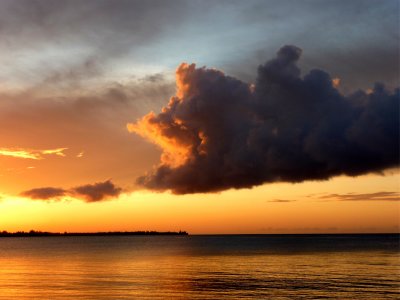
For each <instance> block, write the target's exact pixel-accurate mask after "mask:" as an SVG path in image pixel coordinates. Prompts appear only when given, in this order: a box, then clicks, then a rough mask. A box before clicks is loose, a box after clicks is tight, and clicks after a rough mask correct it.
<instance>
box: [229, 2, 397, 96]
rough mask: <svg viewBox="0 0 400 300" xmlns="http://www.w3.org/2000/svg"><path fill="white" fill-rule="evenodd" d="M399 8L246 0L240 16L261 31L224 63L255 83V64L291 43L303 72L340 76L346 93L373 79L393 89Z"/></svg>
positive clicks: (388, 4) (392, 5)
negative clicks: (300, 54) (255, 39)
mask: <svg viewBox="0 0 400 300" xmlns="http://www.w3.org/2000/svg"><path fill="white" fill-rule="evenodd" d="M399 9H400V7H399V1H397V0H387V1H379V2H377V1H375V0H352V1H347V0H334V1H329V0H327V1H318V0H304V1H291V0H285V1H282V0H269V1H246V5H245V6H244V7H243V9H242V10H241V13H240V14H239V20H240V19H243V20H244V23H246V24H249V23H250V24H253V27H257V28H260V31H262V32H265V34H264V35H260V38H259V40H258V42H256V43H255V44H254V45H252V46H251V47H249V48H248V49H242V51H244V53H243V55H241V56H240V57H239V58H238V57H235V60H232V61H230V62H229V64H226V65H222V67H223V69H224V70H226V71H227V72H229V74H233V75H236V76H238V77H239V78H241V79H243V80H247V81H249V82H250V81H253V80H254V72H253V70H254V68H255V67H256V66H257V65H258V64H259V62H260V61H264V60H265V59H267V58H269V57H271V55H272V54H273V53H274V52H275V50H276V45H282V44H285V43H287V41H290V42H291V43H293V44H296V45H299V46H300V47H301V48H302V49H304V51H305V52H306V53H305V55H304V57H303V58H302V61H301V63H300V65H301V67H302V69H303V71H304V70H307V71H308V70H309V69H310V68H316V67H317V68H320V69H323V70H327V71H329V73H330V74H332V76H334V77H336V76H340V78H341V79H342V84H341V86H340V90H341V91H343V92H345V93H347V92H350V91H351V90H354V89H355V88H363V89H364V88H365V89H366V88H367V87H369V86H371V85H373V83H374V82H376V81H384V82H385V83H386V84H387V85H388V86H390V87H395V86H397V85H398V82H399V71H400V69H399V67H398V66H399V64H400V55H399V42H400V30H399ZM271 28H274V30H271ZM283 31H284V34H282V32H283Z"/></svg>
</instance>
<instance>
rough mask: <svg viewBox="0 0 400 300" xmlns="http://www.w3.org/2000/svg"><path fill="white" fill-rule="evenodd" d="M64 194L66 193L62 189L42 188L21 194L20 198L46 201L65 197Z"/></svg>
mask: <svg viewBox="0 0 400 300" xmlns="http://www.w3.org/2000/svg"><path fill="white" fill-rule="evenodd" d="M66 194H67V191H66V190H64V189H62V188H55V187H43V188H36V189H31V190H28V191H25V192H22V193H21V196H23V197H29V198H31V199H41V200H48V199H54V198H60V197H63V196H66Z"/></svg>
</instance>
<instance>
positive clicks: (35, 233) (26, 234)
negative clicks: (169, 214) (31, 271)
mask: <svg viewBox="0 0 400 300" xmlns="http://www.w3.org/2000/svg"><path fill="white" fill-rule="evenodd" d="M112 235H113V236H115V235H117V236H128V235H188V233H187V232H186V231H178V232H176V231H165V232H159V231H107V232H46V231H35V230H31V231H28V232H25V231H17V232H7V231H0V237H35V236H112Z"/></svg>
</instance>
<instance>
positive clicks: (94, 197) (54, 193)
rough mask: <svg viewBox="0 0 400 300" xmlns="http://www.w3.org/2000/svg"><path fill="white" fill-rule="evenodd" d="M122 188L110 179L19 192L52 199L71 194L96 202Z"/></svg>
mask: <svg viewBox="0 0 400 300" xmlns="http://www.w3.org/2000/svg"><path fill="white" fill-rule="evenodd" d="M121 192H122V189H121V188H120V187H118V186H116V185H114V183H112V182H111V180H107V181H104V182H96V183H94V184H86V185H81V186H77V187H74V188H71V189H68V190H65V189H62V188H55V187H44V188H35V189H31V190H28V191H24V192H22V193H21V196H23V197H27V198H31V199H37V200H54V199H59V198H60V197H63V196H67V195H71V196H74V197H76V198H78V199H82V200H84V201H85V202H98V201H102V200H106V199H109V198H116V197H118V196H119V195H120V194H121Z"/></svg>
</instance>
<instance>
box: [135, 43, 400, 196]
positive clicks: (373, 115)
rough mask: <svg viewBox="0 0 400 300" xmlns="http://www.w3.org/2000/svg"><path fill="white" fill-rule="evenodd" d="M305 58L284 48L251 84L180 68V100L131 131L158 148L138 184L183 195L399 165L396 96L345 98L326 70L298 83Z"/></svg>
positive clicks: (374, 93) (378, 88) (378, 93)
mask: <svg viewBox="0 0 400 300" xmlns="http://www.w3.org/2000/svg"><path fill="white" fill-rule="evenodd" d="M301 52H302V51H301V49H299V48H297V47H295V46H285V47H282V48H281V49H280V50H279V52H278V54H277V57H276V58H275V59H272V60H270V61H268V62H266V63H265V64H264V65H261V66H259V68H258V75H257V80H256V83H255V85H253V86H251V85H248V84H246V83H244V82H242V81H240V80H238V79H235V78H233V77H229V76H226V75H224V74H223V73H222V72H220V71H218V70H214V69H206V68H197V69H196V68H195V66H194V65H187V64H182V65H181V66H180V67H179V68H178V70H177V85H178V91H177V96H175V97H172V98H171V100H170V102H169V104H168V106H166V107H164V108H163V110H162V112H161V113H160V114H158V115H155V114H154V113H150V114H148V115H146V116H145V117H143V118H142V119H141V120H139V121H138V122H137V123H135V124H128V129H129V130H130V131H133V132H136V133H138V134H140V135H142V136H144V137H146V138H147V139H149V140H151V141H153V142H154V143H156V144H158V145H159V146H161V147H162V148H163V150H164V153H163V156H162V163H161V164H160V165H159V166H158V167H157V168H156V169H155V170H153V171H152V172H150V173H149V174H147V175H145V176H143V177H140V178H139V179H138V183H140V184H142V185H144V186H145V187H147V188H150V189H154V190H167V189H169V190H171V191H172V192H173V193H176V194H184V193H196V192H213V191H221V190H225V189H229V188H249V187H252V186H255V185H260V184H262V183H268V182H280V181H283V182H302V181H305V180H326V179H329V178H331V177H333V176H338V175H343V174H344V175H349V176H357V175H362V174H366V173H370V172H382V171H383V170H384V169H386V168H391V167H397V166H398V164H399V89H396V90H395V91H394V92H390V91H388V90H386V89H385V87H384V85H383V84H380V83H378V84H376V85H375V87H374V89H373V90H371V92H369V93H367V92H364V91H361V90H358V91H356V92H355V93H353V94H351V95H349V96H344V95H342V94H341V93H340V92H339V91H338V90H337V88H335V87H334V85H333V82H332V78H331V77H330V75H329V74H328V73H326V72H324V71H322V70H311V71H310V72H309V73H308V74H306V75H305V76H303V77H301V76H300V69H299V67H298V65H297V62H298V60H299V58H300V56H301Z"/></svg>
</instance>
